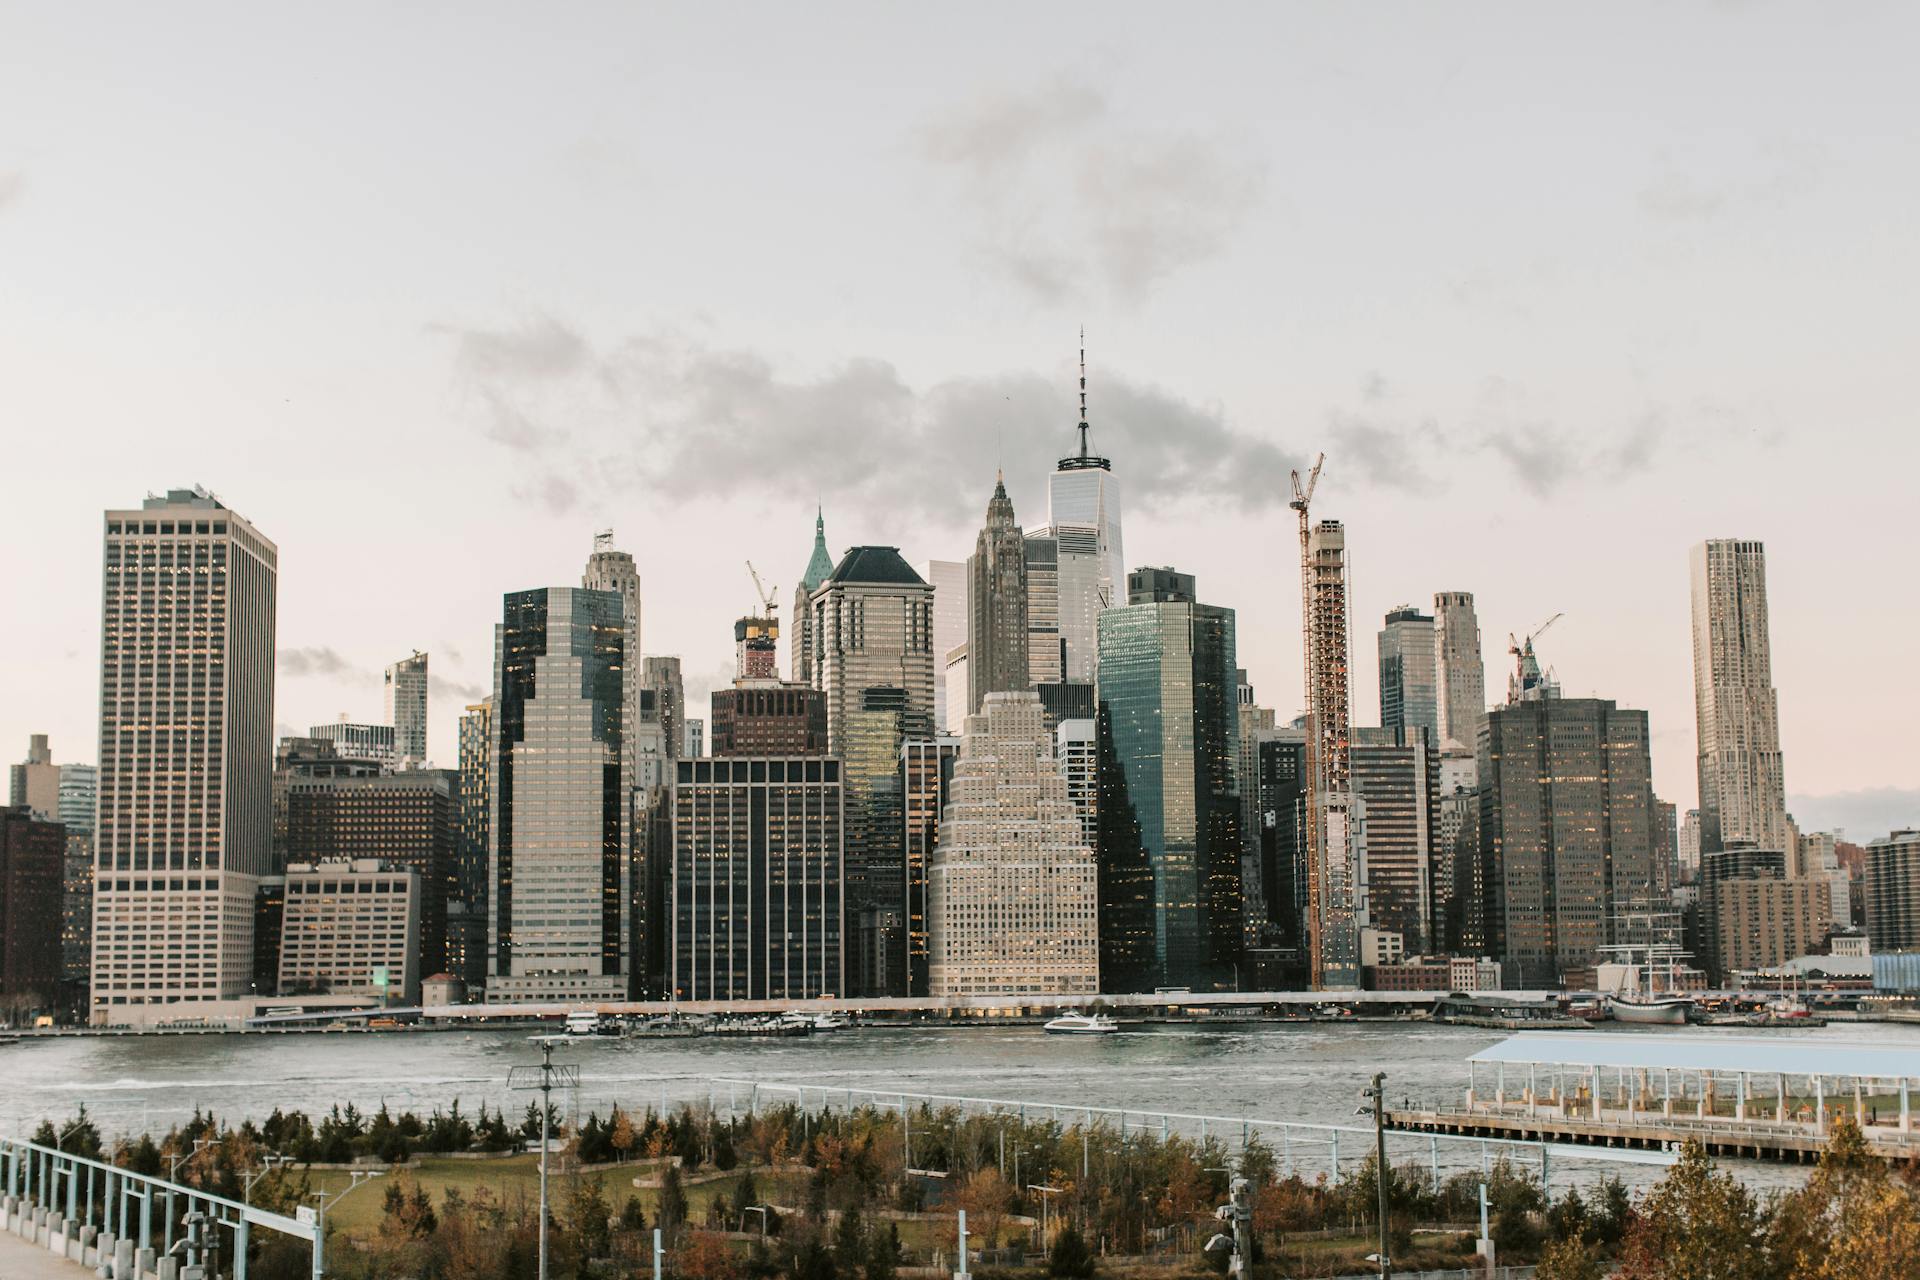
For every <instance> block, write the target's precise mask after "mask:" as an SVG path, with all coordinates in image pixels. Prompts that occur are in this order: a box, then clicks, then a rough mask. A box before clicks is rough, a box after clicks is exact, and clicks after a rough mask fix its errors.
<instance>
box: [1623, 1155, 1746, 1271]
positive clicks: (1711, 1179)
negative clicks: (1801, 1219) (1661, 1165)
mask: <svg viewBox="0 0 1920 1280" xmlns="http://www.w3.org/2000/svg"><path fill="white" fill-rule="evenodd" d="M1762 1225H1763V1224H1762V1221H1761V1216H1760V1207H1759V1205H1758V1204H1757V1203H1756V1202H1755V1200H1754V1197H1753V1193H1752V1192H1750V1191H1748V1190H1747V1189H1746V1188H1745V1187H1744V1186H1742V1185H1741V1184H1740V1182H1739V1181H1738V1180H1737V1179H1735V1178H1734V1176H1733V1175H1732V1174H1730V1173H1721V1172H1719V1171H1718V1170H1716V1169H1715V1168H1714V1164H1713V1161H1712V1160H1711V1159H1710V1158H1708V1156H1707V1152H1706V1148H1704V1147H1702V1146H1701V1145H1700V1144H1699V1143H1698V1142H1694V1141H1689V1142H1688V1143H1687V1144H1686V1145H1685V1146H1683V1147H1681V1149H1680V1159H1679V1161H1678V1162H1677V1163H1676V1164H1675V1165H1674V1166H1673V1167H1672V1168H1671V1169H1669V1170H1668V1171H1667V1176H1666V1177H1665V1178H1662V1179H1661V1180H1660V1184H1659V1185H1658V1186H1657V1187H1655V1188H1654V1189H1653V1190H1652V1191H1651V1192H1650V1193H1649V1194H1648V1195H1647V1198H1646V1199H1645V1201H1643V1202H1642V1204H1641V1206H1640V1215H1639V1217H1638V1218H1637V1219H1636V1220H1635V1223H1634V1227H1633V1230H1632V1233H1631V1234H1630V1235H1629V1236H1628V1237H1627V1245H1626V1250H1625V1252H1624V1253H1623V1255H1622V1257H1621V1267H1620V1271H1619V1273H1618V1274H1619V1275H1620V1276H1621V1277H1622V1280H1754V1278H1756V1277H1764V1276H1767V1275H1770V1274H1772V1271H1773V1269H1772V1267H1771V1266H1770V1265H1769V1262H1770V1260H1769V1257H1768V1250H1767V1249H1766V1247H1765V1240H1764V1235H1763V1232H1762Z"/></svg>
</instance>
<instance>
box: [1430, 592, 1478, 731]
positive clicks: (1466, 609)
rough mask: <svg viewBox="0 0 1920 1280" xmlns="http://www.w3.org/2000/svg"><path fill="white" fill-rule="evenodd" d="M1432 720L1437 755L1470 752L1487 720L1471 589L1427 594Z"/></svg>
mask: <svg viewBox="0 0 1920 1280" xmlns="http://www.w3.org/2000/svg"><path fill="white" fill-rule="evenodd" d="M1433 681H1434V698H1435V703H1436V705H1435V721H1436V727H1437V728H1438V730H1439V735H1440V750H1441V753H1442V754H1443V755H1455V756H1457V755H1466V756H1471V755H1473V753H1474V751H1475V750H1476V749H1477V748H1478V745H1479V740H1480V726H1481V725H1482V724H1483V723H1485V721H1486V718H1487V667H1486V661H1485V659H1484V658H1483V657H1482V655H1481V651H1480V620H1479V618H1478V617H1476V616H1475V615H1474V611H1473V593H1472V592H1471V591H1441V592H1437V593H1436V594H1435V595H1434V597H1433Z"/></svg>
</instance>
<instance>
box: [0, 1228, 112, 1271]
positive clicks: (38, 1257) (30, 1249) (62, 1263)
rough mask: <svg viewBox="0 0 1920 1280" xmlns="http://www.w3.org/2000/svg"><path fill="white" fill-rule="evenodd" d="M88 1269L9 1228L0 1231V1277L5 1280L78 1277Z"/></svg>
mask: <svg viewBox="0 0 1920 1280" xmlns="http://www.w3.org/2000/svg"><path fill="white" fill-rule="evenodd" d="M92 1274H93V1272H92V1270H91V1269H89V1268H87V1267H83V1266H81V1265H80V1264H79V1263H77V1262H68V1261H67V1260H66V1259H65V1258H61V1257H57V1256H55V1255H54V1254H51V1253H49V1252H47V1250H46V1248H45V1247H44V1246H42V1245H37V1244H28V1243H27V1242H26V1241H25V1240H22V1239H21V1238H20V1237H19V1236H16V1235H14V1234H13V1233H12V1232H10V1231H0V1276H5V1277H6V1278H7V1280H81V1277H83V1276H91V1275H92Z"/></svg>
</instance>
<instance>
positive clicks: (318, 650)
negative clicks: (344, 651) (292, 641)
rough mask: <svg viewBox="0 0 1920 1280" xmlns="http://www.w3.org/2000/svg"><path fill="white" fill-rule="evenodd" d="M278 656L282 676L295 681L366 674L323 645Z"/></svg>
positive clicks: (289, 651)
mask: <svg viewBox="0 0 1920 1280" xmlns="http://www.w3.org/2000/svg"><path fill="white" fill-rule="evenodd" d="M277 656H278V663H277V665H278V667H279V670H280V674H281V675H283V676H287V677H289V678H291V679H295V680H298V679H301V678H302V677H305V676H344V675H353V676H359V675H364V674H365V673H364V672H362V671H360V669H359V668H357V667H355V666H354V665H353V664H352V663H351V662H348V661H347V660H346V659H345V658H343V657H341V656H340V654H339V653H338V652H336V651H335V650H333V649H330V648H326V647H325V646H321V645H310V646H308V647H306V648H303V649H282V650H280V652H279V654H278V655H277Z"/></svg>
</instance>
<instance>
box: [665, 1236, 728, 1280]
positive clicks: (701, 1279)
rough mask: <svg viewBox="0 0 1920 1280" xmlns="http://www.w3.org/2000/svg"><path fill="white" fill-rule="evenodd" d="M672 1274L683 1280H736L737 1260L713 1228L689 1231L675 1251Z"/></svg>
mask: <svg viewBox="0 0 1920 1280" xmlns="http://www.w3.org/2000/svg"><path fill="white" fill-rule="evenodd" d="M673 1274H674V1275H675V1276H678V1277H681V1278H682V1280H739V1277H740V1275H741V1268H740V1260H739V1259H738V1258H736V1257H735V1256H734V1253H733V1250H732V1248H731V1247H729V1246H728V1244H727V1242H726V1239H725V1237H723V1236H721V1235H720V1234H719V1233H718V1232H715V1231H689V1232H687V1233H686V1239H685V1241H684V1242H682V1244H681V1245H680V1247H679V1248H678V1249H677V1250H675V1251H674V1255H673Z"/></svg>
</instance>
